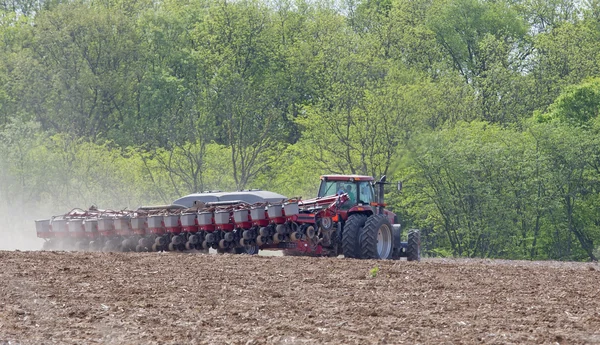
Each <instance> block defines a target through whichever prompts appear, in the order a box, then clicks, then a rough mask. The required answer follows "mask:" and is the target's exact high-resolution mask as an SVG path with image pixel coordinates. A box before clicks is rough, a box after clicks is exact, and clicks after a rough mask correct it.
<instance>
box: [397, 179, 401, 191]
mask: <svg viewBox="0 0 600 345" xmlns="http://www.w3.org/2000/svg"><path fill="white" fill-rule="evenodd" d="M397 188H398V191H399V192H400V191H402V181H398V185H397Z"/></svg>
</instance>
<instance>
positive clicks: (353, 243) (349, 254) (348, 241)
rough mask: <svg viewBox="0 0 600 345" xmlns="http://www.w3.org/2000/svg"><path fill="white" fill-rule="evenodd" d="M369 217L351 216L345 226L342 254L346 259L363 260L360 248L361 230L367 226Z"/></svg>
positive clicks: (357, 214) (361, 215)
mask: <svg viewBox="0 0 600 345" xmlns="http://www.w3.org/2000/svg"><path fill="white" fill-rule="evenodd" d="M366 221H367V216H366V215H364V214H359V213H355V214H351V215H350V216H349V217H348V220H346V224H344V231H343V232H342V253H343V254H344V257H346V258H355V259H360V258H361V251H360V246H359V243H358V237H359V235H360V229H361V228H362V227H363V226H364V225H365V222H366Z"/></svg>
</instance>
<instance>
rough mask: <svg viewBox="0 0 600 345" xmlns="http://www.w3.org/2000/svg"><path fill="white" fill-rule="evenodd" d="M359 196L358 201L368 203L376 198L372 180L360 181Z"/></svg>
mask: <svg viewBox="0 0 600 345" xmlns="http://www.w3.org/2000/svg"><path fill="white" fill-rule="evenodd" d="M358 189H359V198H358V200H357V201H356V202H357V203H359V204H363V205H368V204H370V203H371V202H373V201H374V199H375V193H374V191H373V185H372V184H371V183H370V182H359V183H358Z"/></svg>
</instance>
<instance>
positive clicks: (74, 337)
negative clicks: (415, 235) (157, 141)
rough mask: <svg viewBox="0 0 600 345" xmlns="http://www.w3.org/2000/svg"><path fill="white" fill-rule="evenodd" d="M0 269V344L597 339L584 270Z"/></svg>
mask: <svg viewBox="0 0 600 345" xmlns="http://www.w3.org/2000/svg"><path fill="white" fill-rule="evenodd" d="M0 263H1V265H2V270H1V272H0V344H317V343H318V344H401V343H407V344H416V343H422V344H511V343H512V344H540V343H543V344H555V343H559V344H600V267H599V266H597V265H595V264H590V263H557V262H524V261H491V260H424V261H422V262H420V263H413V262H406V261H387V262H383V261H358V260H351V259H343V258H307V257H267V256H255V257H249V256H241V255H238V256H236V255H229V254H226V255H202V254H168V253H163V254H158V253H148V254H145V253H68V252H0ZM374 267H379V270H378V272H377V273H375V270H373V271H372V269H373V268H374ZM371 271H372V272H373V274H371Z"/></svg>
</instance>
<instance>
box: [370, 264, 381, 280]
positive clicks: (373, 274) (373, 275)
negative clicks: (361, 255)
mask: <svg viewBox="0 0 600 345" xmlns="http://www.w3.org/2000/svg"><path fill="white" fill-rule="evenodd" d="M377 274H379V266H375V267H373V268H371V269H370V270H369V275H370V276H371V278H377Z"/></svg>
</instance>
